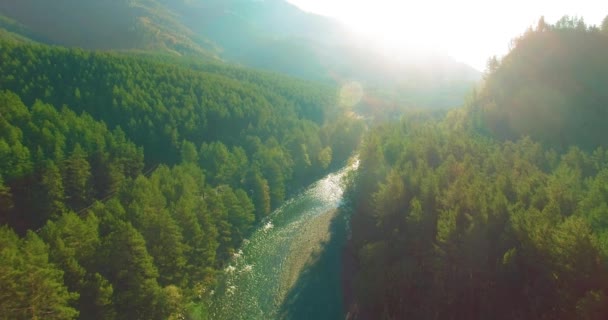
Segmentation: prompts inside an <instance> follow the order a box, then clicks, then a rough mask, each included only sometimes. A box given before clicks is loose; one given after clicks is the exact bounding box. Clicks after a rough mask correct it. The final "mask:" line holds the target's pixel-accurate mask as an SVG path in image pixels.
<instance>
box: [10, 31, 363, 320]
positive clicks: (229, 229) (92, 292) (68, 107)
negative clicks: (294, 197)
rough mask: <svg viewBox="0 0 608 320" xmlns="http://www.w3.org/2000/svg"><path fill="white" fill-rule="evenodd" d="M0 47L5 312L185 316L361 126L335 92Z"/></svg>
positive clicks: (143, 61) (128, 58)
mask: <svg viewBox="0 0 608 320" xmlns="http://www.w3.org/2000/svg"><path fill="white" fill-rule="evenodd" d="M0 56H1V58H0V90H2V91H0V224H1V225H5V226H2V227H1V229H0V233H1V235H0V237H2V242H0V250H1V253H0V254H1V255H2V262H0V264H1V266H0V268H2V272H1V273H0V274H1V275H0V282H2V288H3V292H2V299H0V314H2V316H0V317H4V318H7V319H8V318H10V319H25V318H40V319H43V318H44V319H47V318H48V319H54V318H57V319H72V318H74V317H78V316H79V317H80V318H83V319H89V318H99V319H115V318H119V319H167V318H169V319H178V318H183V317H185V316H187V313H188V312H187V310H186V308H187V305H188V303H189V302H191V301H193V299H200V298H201V297H203V296H205V295H206V294H207V293H208V292H209V291H210V290H211V289H212V288H213V284H214V279H215V277H216V274H217V272H218V271H217V270H219V269H221V268H222V266H223V264H224V263H225V262H226V260H227V259H228V258H229V257H231V256H232V255H233V253H234V251H235V248H237V247H238V246H239V245H240V244H241V242H242V240H243V239H244V238H245V237H246V236H247V235H248V234H249V232H250V231H251V230H252V228H254V227H255V225H256V223H258V222H260V221H261V220H262V219H263V218H264V217H265V216H266V215H268V214H269V213H270V211H271V210H272V209H273V208H276V207H277V206H279V205H281V203H282V202H283V200H285V198H286V197H287V196H288V195H289V194H290V193H291V192H293V191H296V190H298V189H299V188H301V187H303V186H304V185H305V184H306V183H308V182H309V181H312V180H313V179H315V178H316V177H318V176H320V175H322V174H324V173H325V172H327V170H329V169H331V168H333V167H335V166H338V165H340V164H341V163H342V162H343V161H344V160H345V159H346V158H347V157H348V156H349V155H350V153H351V152H352V150H353V149H354V147H355V146H356V145H357V144H358V142H359V141H358V137H359V136H360V135H361V133H362V131H363V129H364V127H363V124H362V123H361V122H360V121H358V120H355V119H352V118H350V117H348V116H344V115H342V114H341V113H340V112H339V110H332V108H334V107H335V105H334V101H335V98H333V95H335V90H333V89H331V88H327V87H324V86H316V85H313V84H310V83H306V82H302V81H295V80H291V79H289V78H285V77H281V76H277V75H273V74H268V73H259V74H256V73H255V72H252V71H239V70H237V68H235V67H226V68H222V67H219V66H216V67H214V68H215V69H214V70H213V71H210V72H204V71H202V70H201V69H197V68H188V67H187V66H186V65H185V64H184V63H182V62H178V63H171V61H169V60H164V61H159V60H158V59H153V58H141V57H136V56H132V55H118V54H111V53H90V52H85V51H82V50H68V49H63V48H54V47H46V46H42V45H35V44H34V45H32V44H25V43H20V42H14V41H2V42H0ZM224 71H226V75H223V74H222V72H224ZM275 86H276V89H275V90H276V91H273V88H274V87H275ZM345 137H348V139H345ZM11 229H13V230H11ZM33 231H36V233H34V232H33ZM15 232H16V233H17V234H19V235H21V237H19V236H18V235H17V234H16V233H15ZM30 275H35V276H30ZM8 297H14V298H10V299H9V298H8Z"/></svg>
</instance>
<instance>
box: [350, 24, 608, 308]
mask: <svg viewBox="0 0 608 320" xmlns="http://www.w3.org/2000/svg"><path fill="white" fill-rule="evenodd" d="M582 48H593V49H590V50H587V49H582ZM606 50H608V41H607V38H606V36H605V34H601V33H600V32H599V30H598V29H597V28H595V27H587V26H586V25H585V24H584V23H583V22H582V21H580V20H578V19H571V18H567V17H566V18H564V19H562V20H560V21H559V22H558V23H557V24H556V25H553V26H550V25H546V24H545V23H544V21H543V20H542V19H541V22H540V23H539V27H538V28H537V29H536V30H530V31H529V32H527V33H526V34H525V35H523V36H522V37H521V38H519V39H517V40H516V41H515V47H514V48H513V50H512V51H511V53H509V55H507V56H506V57H505V58H504V59H503V61H501V62H500V63H497V62H496V61H493V63H490V66H491V68H490V70H489V73H488V74H487V75H486V79H485V87H484V88H483V89H482V90H481V91H480V92H479V93H478V94H477V95H476V96H475V97H474V98H473V99H472V100H471V101H470V103H469V105H468V106H467V107H466V108H465V109H462V110H457V111H453V112H451V113H450V114H449V115H448V116H447V117H445V118H443V119H441V120H437V119H432V118H431V119H426V120H423V119H421V118H420V117H409V118H406V119H404V120H402V121H401V122H399V123H393V124H387V125H383V126H380V127H377V128H375V129H374V130H373V131H372V132H370V134H369V135H368V136H367V137H366V138H365V140H364V142H363V145H362V147H361V151H360V160H361V165H360V169H359V171H358V173H357V174H356V175H354V176H353V177H351V180H350V183H349V184H350V187H349V190H348V192H347V198H346V200H347V201H346V208H348V210H350V211H352V212H353V214H354V215H353V217H352V244H353V248H354V249H353V250H354V255H355V257H356V260H357V263H358V268H357V272H356V274H355V280H354V287H355V288H356V297H355V301H354V303H355V304H357V305H359V306H360V316H361V317H362V318H383V319H405V318H412V319H486V318H496V319H605V318H606V316H607V315H608V309H607V308H606V306H607V305H608V304H607V303H608V300H607V299H608V298H607V297H608V278H607V277H606V275H607V274H608V273H607V271H608V242H607V239H608V238H607V235H608V228H607V226H608V225H607V224H606V219H607V217H608V212H607V211H606V203H607V200H608V198H607V196H608V193H606V185H607V181H606V177H608V152H607V151H606V148H605V147H606V145H605V140H604V139H603V137H605V136H606V132H605V130H606V129H605V126H604V125H602V124H601V123H600V122H599V121H601V119H604V118H605V117H604V116H602V115H605V112H606V105H607V102H608V101H607V100H606V96H605V90H604V89H603V88H604V87H605V86H606V84H608V83H607V82H606V75H607V74H608V72H606V71H607V70H606V69H605V68H606V63H605V61H604V60H605V59H603V58H602V59H600V57H605V52H606ZM596 54H597V56H596ZM556 119H558V120H559V121H557V122H556ZM558 133H559V134H558ZM537 141H538V142H537Z"/></svg>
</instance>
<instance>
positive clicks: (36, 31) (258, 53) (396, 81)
mask: <svg viewBox="0 0 608 320" xmlns="http://www.w3.org/2000/svg"><path fill="white" fill-rule="evenodd" d="M0 14H1V15H4V16H5V17H4V18H3V19H0V28H4V29H6V30H8V31H10V32H12V33H13V34H17V35H21V36H26V37H28V38H30V39H33V40H37V41H40V42H44V43H51V44H59V45H64V46H78V47H84V48H89V49H105V50H145V51H154V52H168V53H171V54H174V55H196V56H204V57H206V58H212V59H221V60H225V61H230V62H233V63H237V64H242V65H246V66H250V67H254V68H260V69H267V70H271V71H275V72H280V73H285V74H288V75H292V76H296V77H300V78H305V79H309V80H316V81H324V82H337V83H338V84H342V83H345V82H348V81H352V80H356V81H359V82H360V83H362V84H363V86H364V87H365V88H367V89H368V90H367V91H366V92H368V93H369V92H371V91H375V92H378V91H384V92H386V91H388V92H389V94H388V95H383V97H382V99H387V98H390V99H392V100H394V101H398V103H403V104H407V105H408V106H414V107H429V106H432V107H447V106H455V105H459V104H461V101H462V98H463V96H464V95H465V93H466V92H468V90H470V88H471V87H472V85H473V83H475V82H476V81H477V80H478V79H479V72H477V71H476V70H474V69H473V68H471V67H469V66H466V65H463V64H459V63H457V62H455V61H453V60H451V59H449V58H448V57H438V56H433V55H427V56H423V57H421V56H418V57H416V56H414V55H412V54H410V53H404V54H402V55H401V56H400V57H399V59H396V58H394V57H387V56H385V55H384V54H383V53H382V52H380V51H377V50H375V49H374V48H373V47H372V46H371V45H370V43H369V42H368V41H363V40H361V39H358V38H357V37H356V36H354V35H353V34H352V33H351V32H350V31H349V30H348V29H347V28H346V27H345V26H343V25H341V24H340V23H338V22H337V21H334V20H332V19H330V18H326V17H322V16H319V15H315V14H311V13H307V12H304V11H302V10H300V9H299V8H297V7H296V6H294V5H292V4H290V3H288V2H286V1H284V0H111V1H110V0H97V1H93V0H78V1H76V0H57V1H53V2H49V1H47V0H20V1H12V2H2V3H0ZM7 22H10V23H7ZM372 88H373V90H372ZM378 88H382V90H376V89H378Z"/></svg>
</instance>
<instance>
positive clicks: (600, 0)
mask: <svg viewBox="0 0 608 320" xmlns="http://www.w3.org/2000/svg"><path fill="white" fill-rule="evenodd" d="M288 1H289V2H291V3H293V4H295V5H297V6H298V7H300V8H302V9H303V10H305V11H310V12H315V13H319V14H322V15H326V16H330V17H334V18H336V19H338V20H340V21H342V22H344V23H345V24H347V25H349V26H351V27H352V28H353V29H356V30H357V31H360V32H365V33H367V34H369V35H371V36H373V37H374V38H375V39H377V41H378V42H380V43H383V45H384V46H386V47H387V48H403V47H408V46H412V45H415V46H416V47H421V48H425V49H431V50H434V51H437V52H442V53H446V54H448V55H450V56H452V57H453V58H455V59H456V60H458V61H461V62H465V63H467V64H469V65H471V66H473V67H475V68H477V69H479V70H483V69H484V68H485V64H486V61H487V59H488V58H489V57H490V56H491V55H498V56H500V55H503V54H505V53H506V52H507V51H508V46H509V42H510V40H511V39H513V38H514V37H516V36H517V35H520V34H522V33H523V32H524V31H525V30H526V28H527V27H529V26H531V25H536V22H537V21H538V18H539V17H540V16H542V15H544V16H545V19H546V21H547V22H549V23H554V22H555V21H557V20H558V19H559V18H560V17H562V16H563V15H565V14H568V15H571V16H573V15H576V16H580V17H583V18H584V19H585V22H587V24H597V25H599V24H601V22H602V20H603V18H604V17H605V16H606V15H608V0H576V1H573V0H570V1H563V0H553V1H549V0H540V1H535V0H501V1H495V0H486V1H482V0H459V1H454V0H452V1H445V0H428V1H425V0H419V1H407V0H403V1H399V0H288Z"/></svg>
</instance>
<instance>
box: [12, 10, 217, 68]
mask: <svg viewBox="0 0 608 320" xmlns="http://www.w3.org/2000/svg"><path fill="white" fill-rule="evenodd" d="M0 13H1V14H3V15H5V16H6V17H8V18H10V19H13V20H15V21H17V22H18V23H20V24H21V25H23V26H24V27H25V28H26V29H25V30H27V33H28V34H30V35H32V36H33V37H35V38H36V39H38V40H40V41H43V42H46V43H50V44H58V45H64V46H78V47H82V48H88V49H104V50H109V49H122V50H125V49H140V50H158V51H170V52H175V53H188V54H198V55H208V56H212V53H213V51H211V50H207V49H205V48H203V46H202V45H201V44H203V43H204V42H203V41H199V42H197V41H196V40H197V39H198V38H197V37H196V35H195V34H194V33H192V32H191V31H190V30H189V29H188V28H186V27H184V26H183V25H182V24H181V22H180V21H179V18H178V17H177V16H176V15H175V14H174V13H173V12H171V11H169V10H167V9H166V8H165V7H164V6H162V5H161V4H160V3H158V2H157V1H155V0H119V1H73V0H60V1H53V2H49V1H43V0H24V1H3V2H1V3H0Z"/></svg>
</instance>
